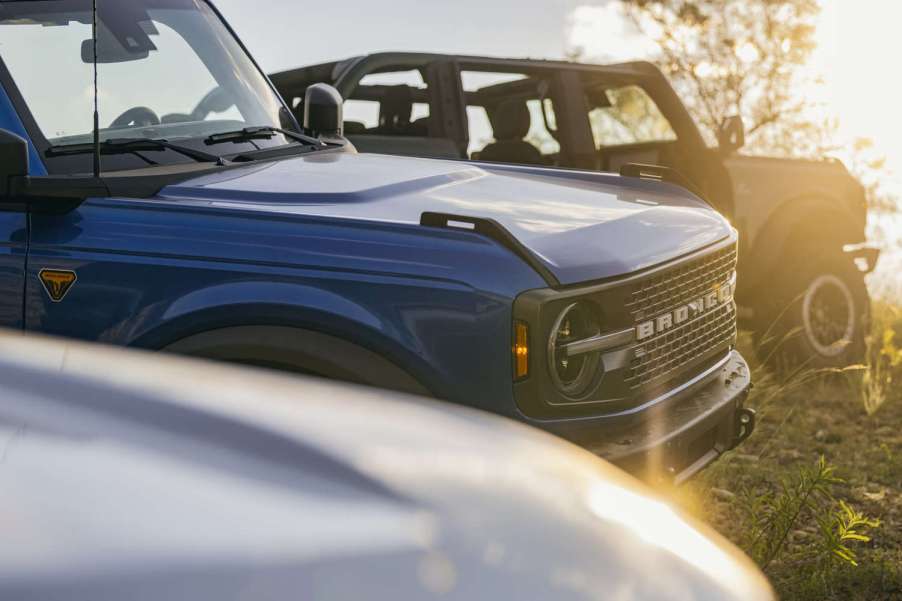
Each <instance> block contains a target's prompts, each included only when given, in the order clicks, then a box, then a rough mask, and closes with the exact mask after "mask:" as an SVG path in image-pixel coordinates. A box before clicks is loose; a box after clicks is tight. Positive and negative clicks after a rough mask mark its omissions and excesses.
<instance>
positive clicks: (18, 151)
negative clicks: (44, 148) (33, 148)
mask: <svg viewBox="0 0 902 601" xmlns="http://www.w3.org/2000/svg"><path fill="white" fill-rule="evenodd" d="M27 175H28V142H26V141H25V139H24V138H22V137H21V136H17V135H16V134H14V133H13V132H11V131H7V130H5V129H0V196H7V195H8V194H9V190H10V180H11V179H12V178H14V177H25V176H27Z"/></svg>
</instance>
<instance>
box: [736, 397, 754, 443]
mask: <svg viewBox="0 0 902 601" xmlns="http://www.w3.org/2000/svg"><path fill="white" fill-rule="evenodd" d="M754 431H755V410H754V409H748V408H745V407H744V408H742V409H739V410H738V411H737V412H736V438H735V440H734V441H733V448H736V447H738V446H739V445H740V444H742V443H743V442H744V441H745V439H746V438H748V437H749V436H751V435H752V432H754Z"/></svg>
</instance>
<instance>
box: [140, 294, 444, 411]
mask: <svg viewBox="0 0 902 601" xmlns="http://www.w3.org/2000/svg"><path fill="white" fill-rule="evenodd" d="M356 317H360V316H359V315H358V316H356ZM378 324H379V322H378V321H376V320H373V319H363V320H361V319H355V318H354V317H349V316H348V315H347V314H341V313H335V312H331V311H327V310H323V309H321V308H314V307H300V306H296V305H286V304H277V303H244V304H241V303H236V304H227V305H221V306H214V307H206V308H198V309H195V310H192V311H188V312H184V313H181V314H179V315H178V316H175V317H173V318H171V319H166V320H162V321H160V322H158V323H156V324H155V326H154V327H152V328H149V329H147V330H146V331H144V332H143V333H142V334H141V335H140V336H138V337H136V338H135V339H133V340H132V342H131V343H130V346H134V347H138V348H144V349H148V350H156V351H164V352H173V353H177V354H183V355H190V356H194V357H203V358H209V359H215V360H221V361H232V362H237V363H245V364H253V365H258V366H264V367H273V368H277V369H283V370H286V371H294V372H307V373H313V374H316V375H319V376H323V377H328V378H334V379H340V380H346V381H351V382H357V383H361V384H367V385H372V386H377V387H382V388H389V389H394V390H401V391H404V392H410V393H414V394H421V395H428V396H436V397H438V396H440V395H441V394H442V390H441V387H440V386H439V379H438V377H437V375H436V374H435V373H434V370H432V369H431V368H430V367H429V364H428V362H427V361H426V360H424V359H423V358H422V357H420V356H419V355H417V354H416V353H415V352H413V351H412V350H410V349H409V348H407V347H405V346H404V344H402V343H401V342H400V336H397V335H393V332H392V331H391V329H390V328H385V327H382V328H381V329H380V328H378V327H374V326H375V325H378ZM402 366H403V367H402Z"/></svg>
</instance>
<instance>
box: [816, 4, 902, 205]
mask: <svg viewBox="0 0 902 601" xmlns="http://www.w3.org/2000/svg"><path fill="white" fill-rule="evenodd" d="M900 23H902V3H899V2H887V1H886V0H857V1H856V2H849V1H848V0H824V1H823V14H822V17H821V23H820V26H819V27H818V34H817V35H818V50H817V52H816V54H815V57H814V61H813V65H812V68H813V69H815V70H816V73H815V74H816V75H819V76H822V77H823V81H824V84H823V88H824V89H823V94H824V100H825V102H826V104H827V109H828V111H829V112H830V113H831V114H833V115H835V116H836V117H837V118H838V119H839V125H840V131H841V132H842V134H843V135H844V137H846V138H848V139H854V138H858V137H865V138H870V139H872V140H873V141H874V144H875V148H876V149H877V150H878V152H881V153H883V154H885V155H886V157H887V159H888V162H889V166H890V167H891V168H893V169H894V170H895V171H896V172H897V173H896V179H898V173H899V172H902V81H900V79H899V76H898V74H897V73H896V70H895V69H892V68H887V67H888V66H890V65H893V64H894V63H895V61H896V59H897V57H899V56H900V55H902V36H900V34H899V24H900ZM900 183H902V180H900ZM897 191H898V192H902V185H899V186H898V188H897Z"/></svg>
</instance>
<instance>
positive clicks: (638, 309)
mask: <svg viewBox="0 0 902 601" xmlns="http://www.w3.org/2000/svg"><path fill="white" fill-rule="evenodd" d="M735 269H736V247H735V246H729V247H727V248H724V249H721V250H719V251H716V252H714V253H711V254H710V255H706V256H704V257H700V258H698V259H694V260H692V261H688V262H686V263H684V264H682V265H680V266H679V267H674V268H673V269H669V270H667V271H665V272H664V273H661V274H659V275H656V276H653V277H650V278H648V279H647V280H643V281H642V282H640V283H639V284H637V285H636V288H635V290H633V293H632V295H631V297H630V300H629V302H628V303H627V305H626V307H627V310H628V311H629V312H630V313H631V314H632V316H633V320H634V321H635V322H636V323H639V322H641V321H645V320H646V319H651V318H652V317H657V316H658V315H660V314H662V313H666V312H667V311H672V310H673V309H675V308H676V307H679V306H680V305H685V304H686V303H689V302H692V301H694V300H696V299H698V298H699V297H701V296H704V295H705V294H707V293H709V292H711V288H712V286H715V285H718V284H723V283H724V282H727V281H729V280H730V277H731V275H732V274H733V271H734V270H735Z"/></svg>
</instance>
